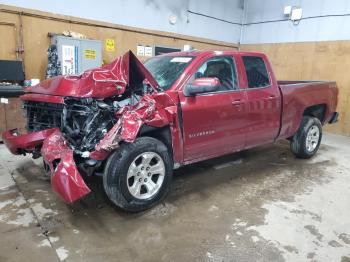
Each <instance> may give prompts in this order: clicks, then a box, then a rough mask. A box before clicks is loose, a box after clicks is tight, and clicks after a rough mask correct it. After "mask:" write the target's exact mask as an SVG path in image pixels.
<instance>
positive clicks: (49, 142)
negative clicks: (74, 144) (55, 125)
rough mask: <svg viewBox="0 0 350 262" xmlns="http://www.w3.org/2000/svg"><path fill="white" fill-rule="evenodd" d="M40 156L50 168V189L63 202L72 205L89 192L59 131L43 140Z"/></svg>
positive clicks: (71, 152)
mask: <svg viewBox="0 0 350 262" xmlns="http://www.w3.org/2000/svg"><path fill="white" fill-rule="evenodd" d="M41 155H42V156H43V159H44V161H45V163H46V164H47V165H48V166H49V167H50V171H51V184H52V187H53V189H54V191H55V192H56V193H58V194H59V195H60V196H61V197H62V198H63V200H64V201H66V202H67V203H73V202H74V201H76V200H78V199H80V198H82V197H84V196H85V195H87V194H88V193H90V192H91V190H90V189H89V188H88V186H87V185H86V184H85V182H84V180H83V178H82V177H81V175H80V173H79V171H78V169H77V166H76V164H75V162H74V158H73V151H72V150H71V149H70V148H69V147H68V146H67V145H66V140H65V139H64V138H63V136H62V134H61V132H60V131H59V130H56V131H55V132H53V133H52V134H51V135H50V136H49V137H48V138H47V139H45V141H44V143H43V146H42V148H41Z"/></svg>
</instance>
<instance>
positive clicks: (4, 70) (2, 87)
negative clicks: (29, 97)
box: [0, 60, 24, 97]
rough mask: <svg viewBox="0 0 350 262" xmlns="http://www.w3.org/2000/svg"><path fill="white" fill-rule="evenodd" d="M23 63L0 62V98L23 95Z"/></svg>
mask: <svg viewBox="0 0 350 262" xmlns="http://www.w3.org/2000/svg"><path fill="white" fill-rule="evenodd" d="M23 82H24V72H23V62H22V61H13V60H0V97H18V96H19V95H21V94H23Z"/></svg>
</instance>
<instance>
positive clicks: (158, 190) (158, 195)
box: [103, 137, 173, 212]
mask: <svg viewBox="0 0 350 262" xmlns="http://www.w3.org/2000/svg"><path fill="white" fill-rule="evenodd" d="M172 163H173V161H172V157H171V154H170V153H169V150H168V148H167V147H166V146H165V145H164V144H163V143H162V142H160V141H159V140H157V139H154V138H152V137H139V138H137V139H136V140H135V142H134V143H123V144H121V145H120V147H119V148H118V149H117V150H116V151H115V152H114V153H113V154H112V155H111V156H110V157H109V159H108V161H107V164H106V166H105V170H104V174H103V186H104V189H105V192H106V194H107V196H108V198H109V199H110V200H111V201H112V202H113V203H114V204H115V205H117V206H118V207H120V208H121V209H123V210H125V211H130V212H140V211H143V210H146V209H148V208H150V207H152V206H153V205H155V204H157V203H159V202H160V201H161V200H162V199H163V198H164V197H165V196H166V195H167V193H168V192H169V189H170V184H171V180H172V172H173V164H172Z"/></svg>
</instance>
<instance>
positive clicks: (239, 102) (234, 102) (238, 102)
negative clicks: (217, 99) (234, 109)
mask: <svg viewBox="0 0 350 262" xmlns="http://www.w3.org/2000/svg"><path fill="white" fill-rule="evenodd" d="M231 103H232V105H234V106H238V105H241V104H242V101H241V100H239V99H238V100H234V101H232V102H231Z"/></svg>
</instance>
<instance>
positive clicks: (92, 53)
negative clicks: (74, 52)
mask: <svg viewBox="0 0 350 262" xmlns="http://www.w3.org/2000/svg"><path fill="white" fill-rule="evenodd" d="M84 57H85V59H91V60H95V59H96V50H93V49H85V50H84Z"/></svg>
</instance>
